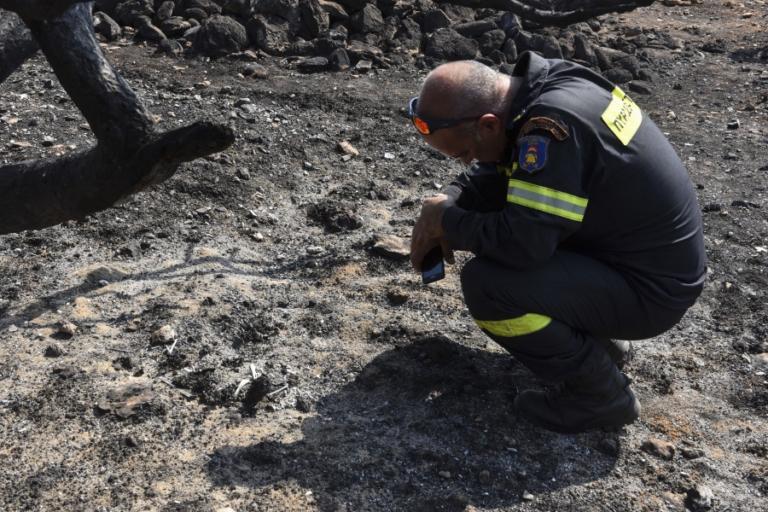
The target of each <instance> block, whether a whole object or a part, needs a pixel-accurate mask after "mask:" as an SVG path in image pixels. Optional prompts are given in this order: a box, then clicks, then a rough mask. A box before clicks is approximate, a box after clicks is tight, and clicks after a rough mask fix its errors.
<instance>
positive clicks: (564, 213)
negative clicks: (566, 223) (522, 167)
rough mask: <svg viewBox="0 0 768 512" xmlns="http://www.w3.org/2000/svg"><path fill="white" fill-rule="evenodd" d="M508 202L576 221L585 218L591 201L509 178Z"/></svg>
mask: <svg viewBox="0 0 768 512" xmlns="http://www.w3.org/2000/svg"><path fill="white" fill-rule="evenodd" d="M507 202H510V203H513V204H518V205H520V206H525V207H527V208H531V209H533V210H538V211H540V212H544V213H549V214H551V215H557V216H558V217H563V218H565V219H568V220H572V221H575V222H581V221H582V220H584V212H586V211H587V204H588V203H589V201H588V200H587V199H586V198H583V197H579V196H574V195H572V194H567V193H565V192H560V191H559V190H555V189H552V188H548V187H542V186H540V185H534V184H533V183H528V182H526V181H520V180H509V189H508V191H507Z"/></svg>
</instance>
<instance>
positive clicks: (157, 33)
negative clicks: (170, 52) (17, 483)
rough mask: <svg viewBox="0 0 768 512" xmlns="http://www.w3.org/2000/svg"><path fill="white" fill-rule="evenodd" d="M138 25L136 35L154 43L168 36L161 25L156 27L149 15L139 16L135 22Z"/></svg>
mask: <svg viewBox="0 0 768 512" xmlns="http://www.w3.org/2000/svg"><path fill="white" fill-rule="evenodd" d="M134 26H135V27H136V37H138V38H139V39H143V40H146V41H150V42H152V43H159V42H160V41H162V40H163V39H165V38H166V36H165V34H164V33H163V31H162V30H160V28H159V27H156V26H155V25H154V24H153V23H152V20H151V19H150V18H148V17H147V16H138V17H137V18H136V21H135V22H134Z"/></svg>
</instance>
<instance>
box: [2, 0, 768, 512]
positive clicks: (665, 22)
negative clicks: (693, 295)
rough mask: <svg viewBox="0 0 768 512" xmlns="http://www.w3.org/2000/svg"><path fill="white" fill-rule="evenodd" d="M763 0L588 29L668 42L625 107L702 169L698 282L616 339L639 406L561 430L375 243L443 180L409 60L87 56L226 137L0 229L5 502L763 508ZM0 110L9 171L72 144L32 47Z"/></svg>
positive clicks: (158, 102) (86, 139) (438, 297)
mask: <svg viewBox="0 0 768 512" xmlns="http://www.w3.org/2000/svg"><path fill="white" fill-rule="evenodd" d="M767 9H768V8H767V7H766V5H765V3H764V2H757V1H755V2H751V3H749V2H748V3H747V5H746V6H743V5H741V4H734V3H731V2H725V3H723V2H719V1H713V2H709V1H708V2H706V3H704V4H702V5H693V6H688V7H685V6H683V7H673V8H668V7H663V6H661V5H657V6H654V7H652V8H648V9H643V10H641V11H637V12H634V13H631V14H628V15H624V16H621V17H620V18H618V19H617V20H616V21H615V22H606V23H604V29H603V30H605V31H606V32H608V33H610V32H611V31H616V32H617V33H619V32H620V31H622V30H625V29H626V28H627V27H641V28H654V29H657V30H661V31H666V32H668V33H669V34H671V35H673V36H674V37H677V38H679V39H680V40H682V41H683V43H684V44H683V47H682V48H681V49H679V50H677V51H670V50H658V52H656V53H652V54H651V55H649V56H650V58H651V59H652V62H653V70H654V72H655V73H656V75H657V78H656V79H655V81H654V83H653V84H652V89H653V94H651V95H641V94H633V96H634V98H635V100H636V101H637V102H638V103H639V104H640V105H641V107H643V108H644V110H645V111H646V112H647V113H648V115H649V116H650V117H651V118H653V119H654V121H655V122H657V123H658V124H659V125H660V126H661V127H662V129H663V130H664V131H665V132H667V133H668V134H669V138H670V140H671V141H672V142H673V143H674V145H675V147H676V148H677V149H678V151H679V153H680V155H681V156H682V158H683V160H684V162H685V163H686V165H687V167H688V169H689V171H690V174H691V176H692V179H693V181H694V182H695V183H696V185H697V187H698V190H699V196H700V200H701V204H702V207H703V210H704V212H705V213H704V219H705V229H706V244H707V249H708V251H709V258H710V273H709V279H708V282H707V286H706V289H705V291H704V293H703V296H702V297H701V299H700V301H699V302H698V304H697V305H696V306H695V307H694V308H692V309H691V311H690V312H689V313H688V315H687V316H686V317H685V318H684V320H683V321H682V322H681V323H680V324H679V325H678V326H677V327H676V328H674V329H672V330H671V331H670V332H668V333H666V334H664V335H662V336H659V337H658V338H655V339H652V340H647V341H642V342H639V343H637V347H638V357H637V358H636V360H635V361H634V362H633V364H632V366H631V367H630V368H629V372H630V373H631V375H632V376H633V378H634V379H635V389H636V391H637V393H638V395H639V398H640V400H641V402H642V404H643V407H644V409H643V414H642V417H641V419H640V420H639V421H638V422H637V423H635V424H634V425H631V426H629V427H628V428H626V429H624V430H622V431H621V432H613V433H606V432H592V433H587V434H581V435H575V436H563V435H557V434H552V433H549V432H545V431H541V430H537V429H534V428H533V427H531V426H530V425H529V424H527V423H525V422H524V421H523V420H520V419H518V418H517V417H515V415H514V414H513V412H512V411H511V400H512V399H513V398H514V396H515V393H516V392H517V390H518V389H524V388H527V387H532V386H539V385H540V384H541V383H539V382H537V381H536V379H535V378H534V377H533V376H532V375H531V374H530V373H529V372H527V371H526V370H525V369H524V368H523V367H522V366H521V365H520V364H519V363H517V362H516V361H515V360H514V359H512V358H510V357H509V356H507V355H506V354H505V353H504V352H503V350H501V349H500V348H499V347H497V346H495V345H493V344H492V343H490V342H489V341H488V340H487V339H486V338H485V337H484V336H483V335H482V333H480V332H479V331H478V330H477V329H476V328H475V327H474V325H473V322H472V320H471V318H470V317H469V316H468V314H467V312H466V310H465V309H464V307H463V303H462V301H461V296H460V291H459V287H458V281H457V274H458V270H457V269H456V268H449V275H448V277H447V279H445V280H444V281H442V282H440V283H437V284H436V285H430V286H429V287H424V286H422V285H421V284H420V282H419V278H418V276H417V275H415V274H413V273H412V272H411V271H410V269H409V267H408V265H407V263H406V262H405V261H402V260H390V259H386V258H383V257H381V256H379V255H377V254H375V253H374V252H372V251H371V240H372V238H373V237H374V236H375V235H377V234H394V235H397V236H400V237H402V238H404V239H407V237H408V236H409V233H410V229H411V226H412V224H413V220H414V218H415V216H416V215H417V213H418V204H419V202H418V201H419V198H420V197H422V196H424V195H427V194H430V193H432V192H434V191H435V190H436V189H437V188H438V187H439V186H441V185H442V184H444V183H446V182H447V181H448V180H449V179H450V177H451V176H452V175H454V174H456V173H457V172H458V171H459V170H460V169H459V168H458V167H457V165H456V164H454V163H452V162H449V161H447V160H445V159H443V158H441V157H440V156H439V155H437V154H436V153H434V152H433V151H431V150H430V149H429V148H427V147H426V146H424V145H423V144H422V143H420V141H419V140H418V139H417V137H416V136H415V134H414V132H413V130H412V129H411V128H410V126H409V123H408V121H407V119H406V118H405V116H404V112H403V106H404V104H405V102H406V100H407V98H408V97H409V96H410V95H412V94H413V93H414V91H416V90H417V89H418V85H419V81H420V79H421V78H422V77H423V74H424V71H417V70H414V69H407V68H403V69H390V70H386V71H380V72H376V73H375V74H369V75H364V76H359V77H356V76H353V75H351V74H346V73H344V74H323V75H300V74H297V73H295V72H293V71H289V70H286V69H284V68H283V67H281V66H280V65H279V62H272V63H269V62H267V63H265V65H267V67H268V69H269V71H270V77H269V78H268V79H266V80H255V79H244V78H242V77H238V76H237V70H238V69H239V67H240V66H242V62H236V61H230V60H226V59H224V60H220V61H217V62H212V63H211V62H204V61H201V60H171V59H169V58H167V57H158V56H155V55H154V54H153V51H152V50H151V49H149V48H147V47H142V46H132V45H127V44H125V45H115V46H110V47H109V48H108V49H107V51H108V53H109V55H110V58H111V60H112V61H113V62H114V63H115V64H116V65H117V66H118V67H119V69H120V70H121V72H122V73H123V74H124V75H125V77H126V78H127V79H128V80H129V81H130V82H131V84H132V85H133V86H134V87H135V88H136V89H137V90H138V91H139V92H140V94H141V95H142V97H143V98H145V100H146V101H147V102H148V104H149V106H150V108H151V109H152V110H153V111H154V112H155V113H156V114H157V115H158V116H159V118H160V123H161V124H162V125H163V126H167V127H169V126H176V125H179V124H181V123H182V122H186V121H189V120H192V119H198V118H211V119H230V121H231V122H232V124H233V126H234V127H235V129H236V131H237V135H238V138H237V142H236V144H235V146H234V147H233V148H231V150H229V151H227V152H226V153H225V154H220V155H216V156H215V157H213V158H209V159H206V160H200V161H197V162H194V163H192V164H189V165H186V166H184V167H183V168H182V169H181V170H180V172H178V174H177V175H176V176H175V177H174V178H172V179H171V180H169V181H168V182H167V183H165V184H163V185H162V186H158V187H156V188H154V189H153V190H151V191H149V192H146V193H142V194H140V195H138V196H136V197H134V198H131V199H129V200H128V201H126V202H125V203H123V204H121V205H119V206H117V207H115V208H113V209H111V210H108V211H105V212H102V213H100V214H98V215H94V216H93V217H89V218H87V219H84V220H83V221H81V222H70V223H68V224H67V225H63V226H58V227H54V228H50V229H45V230H42V231H38V232H29V233H22V234H17V235H8V236H4V237H0V312H1V313H2V318H1V319H0V332H1V333H2V334H1V336H0V339H1V340H2V341H1V342H0V383H1V384H0V509H2V510H9V511H11V510H13V511H15V510H137V511H138V510H163V511H171V510H173V511H181V510H190V511H197V510H200V511H209V510H210V511H216V510H230V509H231V510H235V511H238V512H239V511H249V510H254V511H255V510H262V511H266V510H275V511H291V510H294V511H299V510H300V511H304V510H323V511H325V510H339V511H362V510H366V511H368V510H371V511H379V510H381V511H383V510H407V511H412V510H413V511H420V510H423V511H432V510H449V511H453V510H456V511H460V510H510V511H511V510H541V511H544V510H579V511H587V510H594V511H597V510H601V511H602V510H617V511H618V510H622V511H624V510H632V511H641V510H653V511H657V510H681V511H682V510H684V507H685V506H686V505H687V506H688V508H689V509H692V510H706V509H707V508H708V506H711V507H712V510H722V511H726V510H730V511H757V510H765V509H766V502H767V500H766V498H765V496H766V495H767V494H768V462H767V461H766V457H767V456H768V417H767V413H768V386H767V384H768V381H766V372H767V371H768V355H766V353H767V352H768V339H767V338H766V334H767V329H768V328H766V321H767V320H768V308H767V307H766V306H767V304H768V289H767V287H766V281H767V280H768V276H767V275H766V268H767V266H768V241H767V240H766V235H767V234H768V202H767V201H766V187H767V186H768V62H767V61H766V56H765V53H763V54H761V53H760V52H759V49H761V48H765V47H766V45H768V35H766V33H765V32H764V31H763V32H762V33H761V27H764V26H765V24H766V22H767V20H766V14H765V13H766V10H767ZM749 13H752V16H746V17H745V16H744V15H745V14H749ZM241 98H248V99H249V100H250V102H251V103H250V104H249V105H250V106H246V107H245V108H243V107H242V106H240V107H236V106H235V104H236V103H241V102H239V101H238V100H240V99H241ZM233 113H234V114H233ZM233 115H235V116H236V117H232V116H233ZM0 118H1V119H2V121H0V140H2V144H0V158H2V159H3V160H5V161H16V160H21V159H25V158H35V157H38V156H41V155H48V156H50V155H53V154H55V153H57V152H66V151H69V150H70V149H71V148H72V147H77V148H83V147H86V146H87V145H88V144H90V143H91V140H92V139H91V134H90V132H89V131H88V130H87V126H83V123H84V120H83V118H82V117H81V115H80V114H79V112H78V111H77V110H76V108H75V107H74V105H73V104H72V103H71V102H70V101H69V100H68V99H67V97H66V94H65V93H64V92H63V91H62V90H61V89H60V87H59V85H58V83H57V82H56V80H55V77H54V76H53V75H52V74H51V73H50V71H49V68H48V67H47V65H46V63H45V61H43V60H42V59H40V58H37V59H36V60H34V61H31V62H30V63H28V64H27V65H26V66H25V67H24V68H22V69H21V70H20V71H19V72H17V74H15V75H14V76H13V77H11V79H10V80H8V81H7V82H6V83H5V84H3V85H2V86H0ZM736 119H738V121H739V126H738V128H736V129H729V128H728V123H729V122H731V121H734V120H736ZM732 127H733V125H732ZM44 137H49V139H45V142H44ZM341 140H349V141H350V142H351V143H352V145H354V146H355V147H356V148H357V149H358V150H359V152H360V155H359V156H357V157H355V158H352V159H348V160H345V159H343V158H342V154H341V153H339V152H338V151H337V148H336V145H337V142H339V141H341ZM12 141H13V142H12ZM246 178H247V179H246ZM460 263H461V262H459V264H460ZM62 321H63V322H71V323H72V324H74V326H76V327H77V331H76V333H75V334H74V336H72V337H68V335H67V334H66V333H65V332H62V331H66V329H61V328H60V327H59V326H58V324H59V323H60V322H62ZM163 326H168V328H169V329H173V331H174V332H167V333H166V336H165V337H163V336H159V335H155V336H154V337H153V336H152V334H153V333H154V332H155V331H156V330H157V329H158V328H160V327H163ZM174 343H175V344H174ZM171 347H173V350H171ZM253 377H256V378H255V380H253ZM241 383H242V385H240V384H241ZM126 385H132V388H130V389H128V390H127V391H126V389H125V386H126ZM238 387H239V388H240V389H239V390H238ZM119 390H122V391H124V394H123V395H122V396H120V395H119V393H117V392H116V391H119ZM237 391H239V393H236V392H237ZM649 441H652V442H654V443H655V445H656V446H657V448H658V449H657V450H655V451H654V450H653V449H650V448H648V447H646V448H641V446H643V445H644V443H647V442H649ZM697 486H698V487H699V489H700V490H703V491H704V492H705V494H706V489H704V487H706V488H708V489H710V490H711V492H712V494H713V496H714V499H713V500H711V502H708V500H707V499H706V497H705V498H704V499H700V500H698V501H697V500H695V499H694V498H695V496H694V494H695V493H694V492H693V491H692V490H693V489H694V488H696V487H697ZM228 507H229V508H228Z"/></svg>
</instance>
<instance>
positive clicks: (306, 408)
mask: <svg viewBox="0 0 768 512" xmlns="http://www.w3.org/2000/svg"><path fill="white" fill-rule="evenodd" d="M296 410H297V411H299V412H304V413H309V412H312V402H311V401H310V400H309V399H307V398H306V397H303V396H299V397H297V398H296Z"/></svg>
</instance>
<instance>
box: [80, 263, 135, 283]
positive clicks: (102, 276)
mask: <svg viewBox="0 0 768 512" xmlns="http://www.w3.org/2000/svg"><path fill="white" fill-rule="evenodd" d="M126 277H128V274H127V273H125V272H123V271H122V270H120V269H118V268H115V267H99V268H97V269H95V270H92V271H91V272H89V273H88V275H87V276H86V278H85V281H86V283H88V284H90V285H99V286H106V285H107V284H109V283H114V282H117V281H122V280H123V279H125V278H126ZM102 283H106V284H102Z"/></svg>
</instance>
